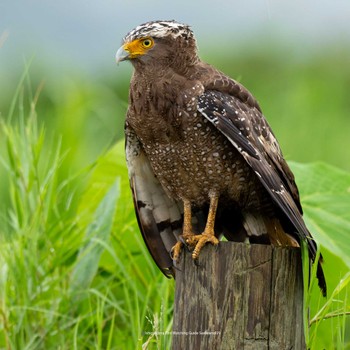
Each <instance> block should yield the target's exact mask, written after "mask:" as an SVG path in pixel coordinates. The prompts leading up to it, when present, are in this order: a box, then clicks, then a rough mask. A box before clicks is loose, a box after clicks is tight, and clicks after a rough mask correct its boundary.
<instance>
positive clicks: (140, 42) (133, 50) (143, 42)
mask: <svg viewBox="0 0 350 350" xmlns="http://www.w3.org/2000/svg"><path fill="white" fill-rule="evenodd" d="M153 45H154V41H153V39H152V38H141V39H135V40H133V41H131V42H130V43H125V44H124V46H123V48H124V50H125V51H127V52H129V57H130V58H135V57H138V56H142V55H144V54H145V53H146V51H147V50H148V49H150V48H151V47H153Z"/></svg>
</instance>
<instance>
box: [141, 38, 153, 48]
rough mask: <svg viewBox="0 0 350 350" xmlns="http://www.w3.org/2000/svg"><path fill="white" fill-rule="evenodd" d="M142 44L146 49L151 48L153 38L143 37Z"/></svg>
mask: <svg viewBox="0 0 350 350" xmlns="http://www.w3.org/2000/svg"><path fill="white" fill-rule="evenodd" d="M142 46H143V47H144V48H145V49H149V48H150V47H152V46H153V40H152V39H151V38H147V39H143V40H142Z"/></svg>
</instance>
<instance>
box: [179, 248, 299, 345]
mask: <svg viewBox="0 0 350 350" xmlns="http://www.w3.org/2000/svg"><path fill="white" fill-rule="evenodd" d="M172 349H173V350H178V349H179V350H186V349H230V350H232V349H239V350H241V349H257V350H263V349H276V350H277V349H278V350H280V349H296V350H298V349H305V339H304V330H303V278H302V264H301V257H300V250H299V249H298V248H276V247H272V246H268V245H248V244H242V243H232V242H221V243H220V244H219V246H218V247H217V248H215V247H213V246H210V245H208V246H205V247H204V248H203V250H202V251H201V254H200V256H199V260H198V265H195V264H194V262H193V260H192V258H191V254H190V253H189V252H183V253H182V256H181V261H180V263H179V269H178V270H177V271H176V290H175V308H174V323H173V340H172Z"/></svg>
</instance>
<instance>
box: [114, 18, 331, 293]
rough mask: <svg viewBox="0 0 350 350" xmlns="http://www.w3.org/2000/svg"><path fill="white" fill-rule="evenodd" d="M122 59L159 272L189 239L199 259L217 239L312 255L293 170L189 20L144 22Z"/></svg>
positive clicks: (137, 172)
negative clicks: (203, 54)
mask: <svg viewBox="0 0 350 350" xmlns="http://www.w3.org/2000/svg"><path fill="white" fill-rule="evenodd" d="M116 60H117V62H121V61H124V60H129V61H130V62H131V63H132V65H133V67H134V73H133V76H132V79H131V83H130V93H129V107H128V111H127V116H126V124H125V135H126V158H127V165H128V171H129V178H130V185H131V188H132V193H133V198H134V203H135V210H136V214H137V218H138V223H139V226H140V230H141V232H142V235H143V238H144V240H145V243H146V245H147V247H148V249H149V251H150V253H151V255H152V257H153V259H154V260H155V262H156V263H157V265H158V266H159V268H160V269H161V270H162V271H163V273H164V274H165V275H167V276H170V275H174V274H175V271H176V269H175V265H176V262H177V261H178V259H179V256H180V254H181V251H182V249H183V247H184V246H186V247H187V248H188V249H189V250H191V251H192V257H193V259H194V260H196V259H198V256H199V254H200V251H201V249H202V247H203V246H204V245H205V244H206V243H211V244H213V245H217V244H218V243H219V239H220V237H221V236H225V237H226V238H227V239H228V240H230V241H236V242H247V243H249V242H250V243H263V244H272V245H274V246H299V244H300V242H301V241H306V242H307V245H308V250H309V256H310V258H311V260H313V261H314V260H315V257H316V250H317V246H316V243H315V241H314V240H313V238H312V236H311V234H310V232H309V231H308V229H307V227H306V225H305V223H304V220H303V216H302V208H301V205H300V199H299V193H298V188H297V186H296V184H295V181H294V176H293V174H292V172H291V170H290V169H289V167H288V165H287V163H286V161H285V160H284V158H283V155H282V152H281V149H280V147H279V144H278V142H277V140H276V138H275V136H274V134H273V132H272V130H271V128H270V126H269V124H268V123H267V121H266V119H265V118H264V116H263V114H262V111H261V108H260V106H259V104H258V102H257V101H256V99H255V98H254V97H253V96H252V94H251V93H250V92H249V91H248V90H247V89H246V88H245V87H243V86H242V85H241V84H240V83H238V82H237V81H235V80H233V79H231V78H230V77H228V76H226V75H225V74H223V73H222V72H220V71H219V70H217V69H216V68H214V67H212V66H211V65H209V64H207V63H205V62H203V61H201V60H200V58H199V57H198V53H197V46H196V40H195V38H194V35H193V32H192V30H191V29H190V27H189V26H187V25H184V24H180V23H178V22H176V21H152V22H148V23H145V24H141V25H139V26H137V27H136V28H135V29H133V30H132V31H130V32H129V33H128V34H127V35H126V36H125V37H124V39H123V44H122V46H121V47H120V49H119V50H118V52H117V55H116ZM321 260H322V258H321V259H320V261H321ZM320 261H319V262H318V268H317V277H318V280H319V286H320V288H321V290H322V292H323V294H325V293H326V284H325V278H324V275H323V271H322V267H321V262H320Z"/></svg>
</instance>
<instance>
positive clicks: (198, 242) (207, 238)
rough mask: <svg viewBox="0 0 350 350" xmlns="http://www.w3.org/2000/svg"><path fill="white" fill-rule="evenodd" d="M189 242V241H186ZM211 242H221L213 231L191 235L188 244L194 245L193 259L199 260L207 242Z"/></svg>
mask: <svg viewBox="0 0 350 350" xmlns="http://www.w3.org/2000/svg"><path fill="white" fill-rule="evenodd" d="M186 243H187V242H186ZM207 243H211V244H213V245H214V246H216V245H218V244H219V240H218V239H217V238H216V237H215V236H214V235H213V234H211V233H206V232H205V231H204V232H203V233H202V234H201V235H195V236H192V237H190V239H189V242H188V244H189V245H190V246H194V249H193V252H192V259H193V260H197V259H198V257H199V253H200V252H201V250H202V248H203V247H204V246H205V244H207Z"/></svg>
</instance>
